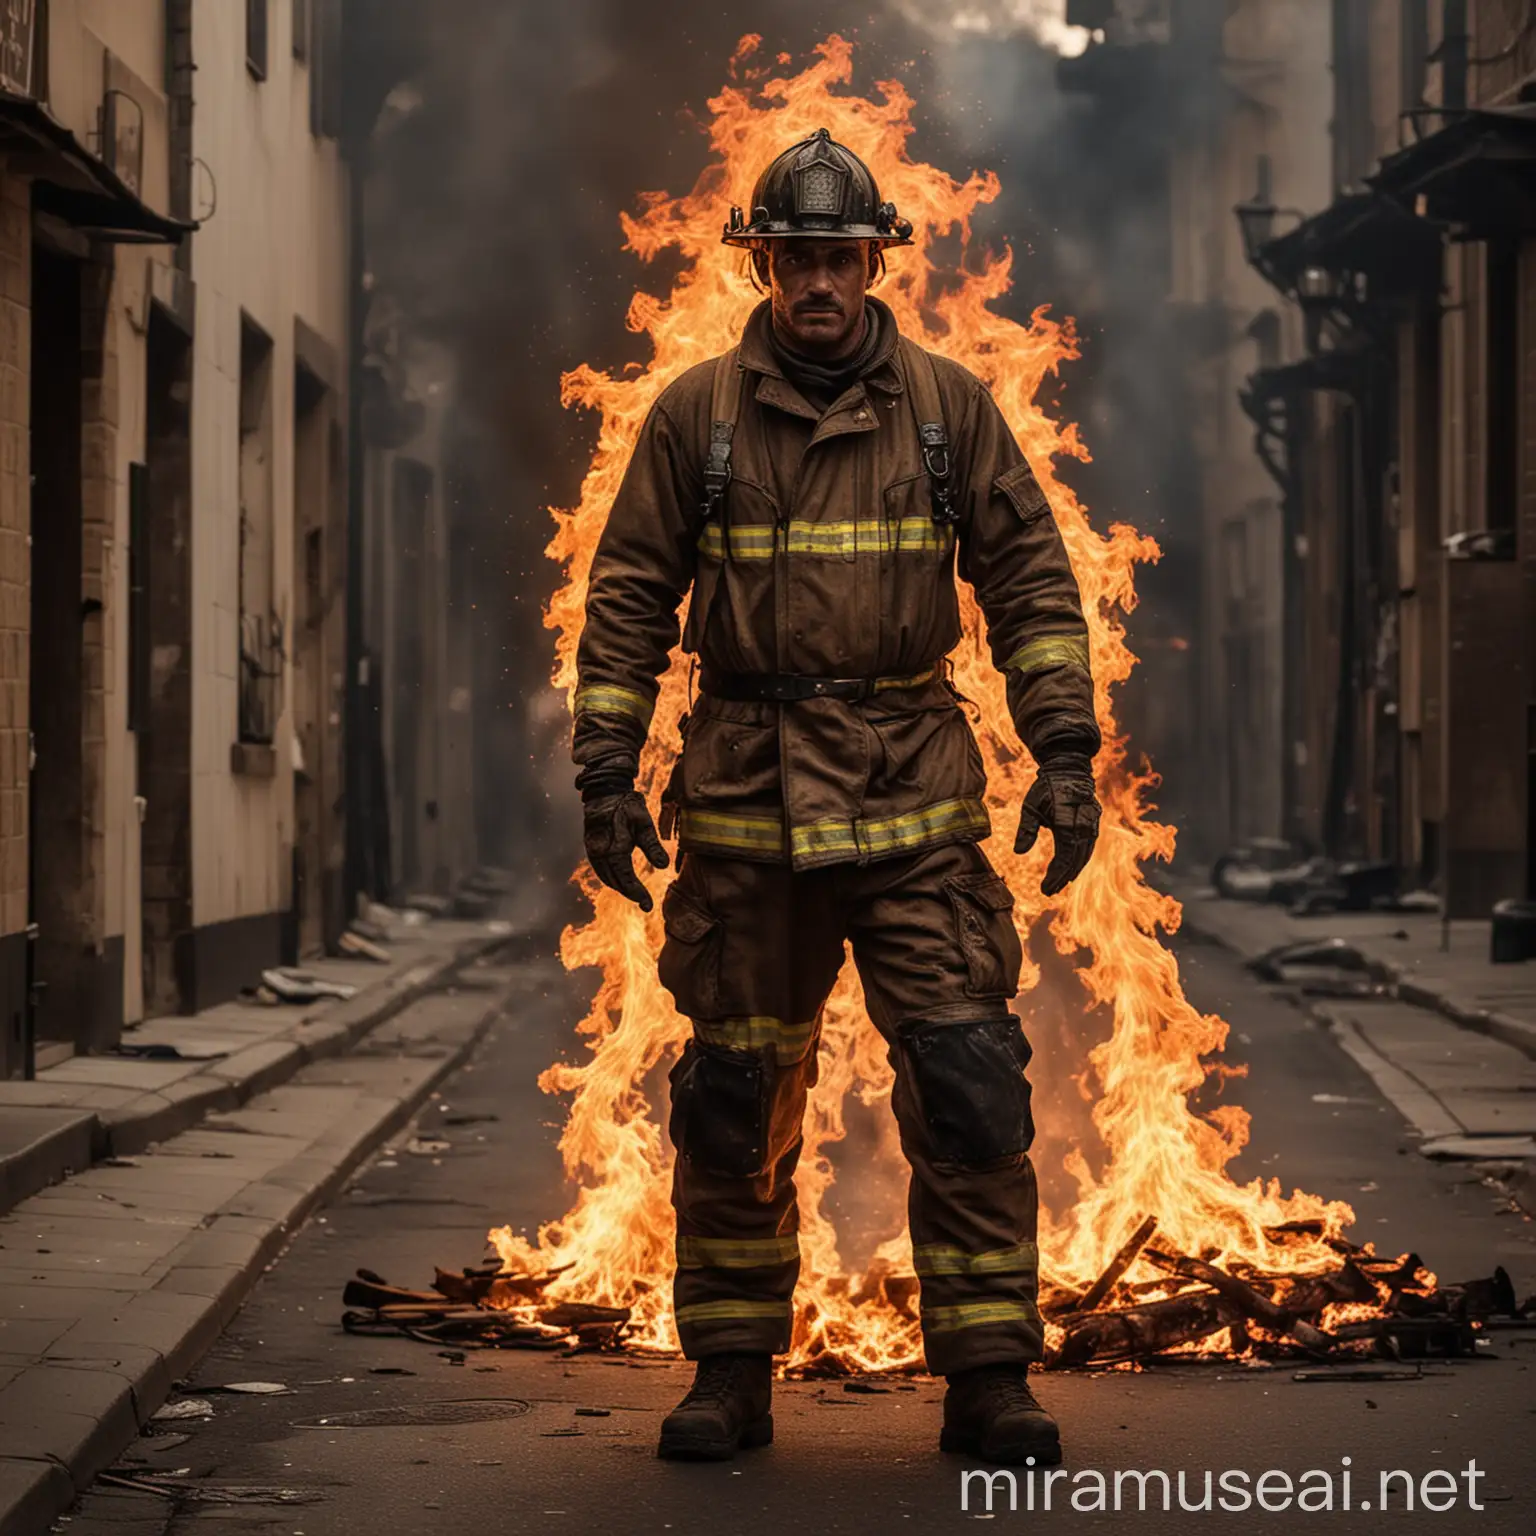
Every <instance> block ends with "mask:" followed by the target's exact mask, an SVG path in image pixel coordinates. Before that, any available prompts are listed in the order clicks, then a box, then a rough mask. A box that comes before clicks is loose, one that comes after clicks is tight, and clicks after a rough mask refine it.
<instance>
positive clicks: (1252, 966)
mask: <svg viewBox="0 0 1536 1536" xmlns="http://www.w3.org/2000/svg"><path fill="white" fill-rule="evenodd" d="M1248 969H1249V970H1250V971H1252V972H1253V973H1254V975H1256V976H1257V977H1259V979H1260V980H1261V981H1271V982H1276V983H1278V984H1280V985H1281V986H1288V987H1295V988H1297V989H1298V990H1299V991H1300V992H1301V993H1302V995H1303V996H1305V997H1356V998H1358V997H1384V996H1386V995H1387V992H1388V990H1389V989H1388V984H1387V982H1386V981H1385V980H1384V979H1383V978H1382V977H1381V976H1380V975H1379V974H1378V972H1377V970H1376V968H1375V967H1374V966H1373V965H1372V963H1371V961H1370V960H1369V959H1368V958H1367V957H1366V956H1365V955H1364V954H1362V953H1361V951H1360V950H1359V949H1358V948H1356V947H1355V945H1353V944H1351V943H1349V942H1348V941H1347V940H1345V939H1337V938H1334V939H1302V940H1300V941H1298V942H1296V943H1291V944H1280V945H1277V946H1276V947H1275V948H1273V949H1268V950H1265V952H1264V953H1263V954H1262V955H1255V956H1254V958H1253V959H1252V960H1250V961H1249V962H1248Z"/></svg>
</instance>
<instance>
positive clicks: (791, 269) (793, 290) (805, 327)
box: [768, 240, 875, 357]
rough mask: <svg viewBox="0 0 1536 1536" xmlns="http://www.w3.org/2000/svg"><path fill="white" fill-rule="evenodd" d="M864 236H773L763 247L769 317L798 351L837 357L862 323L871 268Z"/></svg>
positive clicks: (852, 341)
mask: <svg viewBox="0 0 1536 1536" xmlns="http://www.w3.org/2000/svg"><path fill="white" fill-rule="evenodd" d="M874 270H875V268H874V260H873V257H872V253H871V249H870V244H869V242H868V241H867V240H776V241H774V242H772V244H771V245H770V247H769V252H768V272H769V277H770V279H771V283H772V289H773V320H774V324H775V325H777V326H778V328H779V331H780V333H781V334H782V335H783V336H785V338H786V339H787V340H788V341H789V342H790V343H791V345H793V346H794V347H796V348H797V349H798V350H799V351H802V352H806V353H809V354H811V355H813V356H816V355H820V356H824V357H836V356H838V355H839V353H842V352H845V351H850V350H851V349H852V348H853V347H854V346H855V345H856V344H857V341H858V338H859V336H860V335H861V333H862V329H863V320H864V292H865V290H866V289H867V288H868V287H869V283H870V279H871V277H872V276H873V273H874Z"/></svg>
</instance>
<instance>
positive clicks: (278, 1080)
mask: <svg viewBox="0 0 1536 1536" xmlns="http://www.w3.org/2000/svg"><path fill="white" fill-rule="evenodd" d="M516 938H517V936H516V935H506V934H486V935H484V936H480V937H476V938H472V939H465V940H461V941H460V942H458V943H457V944H455V945H453V946H452V948H451V949H448V950H445V951H441V952H439V953H438V954H437V955H435V956H432V957H429V958H426V959H423V960H420V961H418V962H417V963H416V964H415V965H413V966H411V967H409V968H408V969H406V970H403V971H400V972H398V973H396V974H394V975H390V976H385V977H381V978H380V979H379V980H378V981H376V982H374V983H373V984H372V985H371V986H368V987H365V988H363V989H362V990H361V991H360V992H359V993H358V994H357V995H356V996H355V997H352V998H348V999H347V1000H346V1001H344V1002H339V1003H337V1004H335V1005H334V1006H333V1007H330V1008H327V1009H325V1010H324V1011H322V1012H320V1013H316V1014H313V1015H311V1016H310V1017H307V1018H301V1019H299V1020H298V1021H297V1022H296V1023H295V1025H294V1031H295V1036H296V1037H295V1038H290V1039H286V1040H285V1039H278V1040H267V1041H263V1042H262V1043H260V1044H258V1045H253V1046H249V1047H247V1048H246V1049H245V1050H243V1051H239V1052H236V1054H234V1055H233V1056H230V1057H228V1058H227V1059H226V1060H224V1061H221V1062H216V1063H214V1064H212V1065H211V1066H210V1068H209V1069H208V1070H207V1071H206V1072H200V1073H198V1074H197V1076H196V1077H195V1078H192V1079H190V1080H188V1081H186V1082H183V1083H176V1084H172V1085H171V1086H170V1087H168V1088H165V1089H162V1090H160V1091H158V1092H148V1093H144V1094H142V1095H140V1097H139V1098H137V1099H135V1100H134V1101H133V1102H132V1103H131V1104H128V1105H125V1106H124V1107H123V1108H121V1109H117V1110H107V1111H102V1112H91V1111H81V1112H80V1113H79V1116H78V1119H77V1120H76V1121H74V1122H73V1123H71V1124H70V1125H69V1126H68V1127H67V1128H66V1130H65V1131H61V1132H59V1133H55V1134H50V1135H45V1136H40V1137H39V1138H38V1139H37V1141H35V1142H33V1143H32V1145H31V1146H29V1147H27V1148H26V1149H25V1150H24V1151H23V1152H21V1153H20V1154H18V1155H17V1156H15V1157H10V1158H6V1159H3V1160H0V1215H4V1214H5V1213H6V1212H7V1211H9V1210H11V1209H13V1208H14V1207H15V1206H17V1205H19V1204H21V1202H22V1201H23V1200H27V1199H30V1198H31V1197H32V1196H33V1195H35V1194H39V1193H41V1192H42V1191H43V1190H44V1189H46V1188H48V1187H49V1185H51V1184H56V1183H58V1182H59V1181H60V1180H61V1179H63V1178H66V1177H68V1175H69V1174H71V1173H78V1172H82V1171H83V1170H84V1169H86V1168H88V1167H91V1166H92V1165H93V1164H94V1163H98V1162H101V1161H103V1160H104V1159H106V1158H109V1157H132V1156H134V1155H136V1154H137V1153H140V1152H143V1151H144V1150H145V1149H146V1148H147V1147H150V1146H152V1145H153V1144H154V1143H156V1142H161V1141H166V1140H169V1139H170V1138H171V1137H172V1136H179V1135H180V1134H181V1133H182V1132H183V1131H188V1130H191V1129H192V1128H193V1127H194V1126H195V1125H197V1124H198V1123H199V1122H200V1121H202V1120H203V1119H204V1118H205V1117H206V1116H208V1115H210V1114H227V1113H229V1112H230V1111H231V1110H236V1109H239V1108H241V1107H242V1106H243V1105H245V1104H247V1103H249V1102H250V1100H251V1099H253V1098H254V1097H255V1096H256V1095H257V1094H259V1093H265V1092H267V1091H268V1090H269V1089H271V1088H276V1087H280V1086H281V1085H282V1084H283V1083H286V1082H288V1081H289V1080H290V1079H291V1078H292V1077H293V1076H294V1074H295V1073H297V1072H300V1071H302V1070H303V1069H304V1068H305V1067H307V1066H310V1065H312V1064H313V1063H315V1062H317V1061H324V1060H326V1059H327V1058H329V1057H333V1056H340V1055H344V1054H345V1053H346V1052H348V1051H350V1050H352V1049H353V1048H354V1047H356V1045H357V1044H358V1043H359V1042H360V1041H361V1040H363V1039H364V1038H365V1037H366V1036H367V1035H369V1034H370V1033H372V1031H374V1030H375V1029H377V1028H378V1027H379V1026H380V1025H382V1024H386V1023H388V1022H389V1020H390V1019H392V1018H394V1017H395V1015H396V1014H398V1013H400V1012H401V1011H402V1010H403V1009H405V1008H409V1007H410V1006H411V1005H412V1004H413V1003H416V1002H419V1001H420V1000H421V999H422V998H423V997H425V996H427V995H428V994H429V993H431V992H434V991H437V990H439V989H440V988H441V987H442V986H443V985H444V983H445V982H446V981H447V980H448V979H449V978H450V977H452V976H453V975H455V974H456V973H457V972H458V971H459V970H461V969H463V967H465V966H467V965H470V964H472V963H473V962H474V961H476V960H478V959H480V958H482V957H483V956H485V955H488V954H490V953H493V952H494V951H496V950H498V949H500V948H501V947H503V946H505V945H507V944H508V943H515V942H516ZM87 1136H88V1137H89V1155H88V1156H86V1155H82V1154H83V1153H84V1150H85V1145H86V1142H85V1138H86V1137H87Z"/></svg>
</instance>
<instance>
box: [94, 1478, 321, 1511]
mask: <svg viewBox="0 0 1536 1536" xmlns="http://www.w3.org/2000/svg"><path fill="white" fill-rule="evenodd" d="M98 1480H99V1481H100V1482H103V1483H105V1484H107V1486H108V1487H112V1488H126V1489H129V1490H131V1491H132V1492H134V1493H152V1494H154V1495H155V1496H156V1497H157V1498H161V1499H170V1500H173V1501H174V1502H176V1503H187V1504H280V1505H289V1504H318V1503H320V1502H321V1500H322V1499H323V1498H324V1497H325V1495H324V1494H323V1493H321V1492H320V1490H319V1489H317V1488H288V1487H283V1486H281V1485H275V1484H268V1483H210V1482H205V1481H202V1480H199V1479H188V1478H186V1477H185V1474H184V1473H182V1472H176V1473H171V1472H150V1471H140V1470H135V1471H133V1472H103V1473H102V1474H101V1475H100V1478H99V1479H98Z"/></svg>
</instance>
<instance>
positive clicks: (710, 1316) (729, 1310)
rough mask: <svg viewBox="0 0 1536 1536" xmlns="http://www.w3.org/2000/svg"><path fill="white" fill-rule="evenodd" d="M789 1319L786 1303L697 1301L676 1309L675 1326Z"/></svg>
mask: <svg viewBox="0 0 1536 1536" xmlns="http://www.w3.org/2000/svg"><path fill="white" fill-rule="evenodd" d="M752 1317H771V1318H785V1319H787V1318H788V1317H789V1303H788V1302H787V1301H699V1302H695V1303H694V1304H693V1305H692V1306H691V1307H679V1308H678V1309H677V1326H678V1327H679V1328H681V1327H682V1326H683V1325H684V1324H685V1323H713V1322H723V1321H728V1320H730V1319H732V1318H752Z"/></svg>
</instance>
